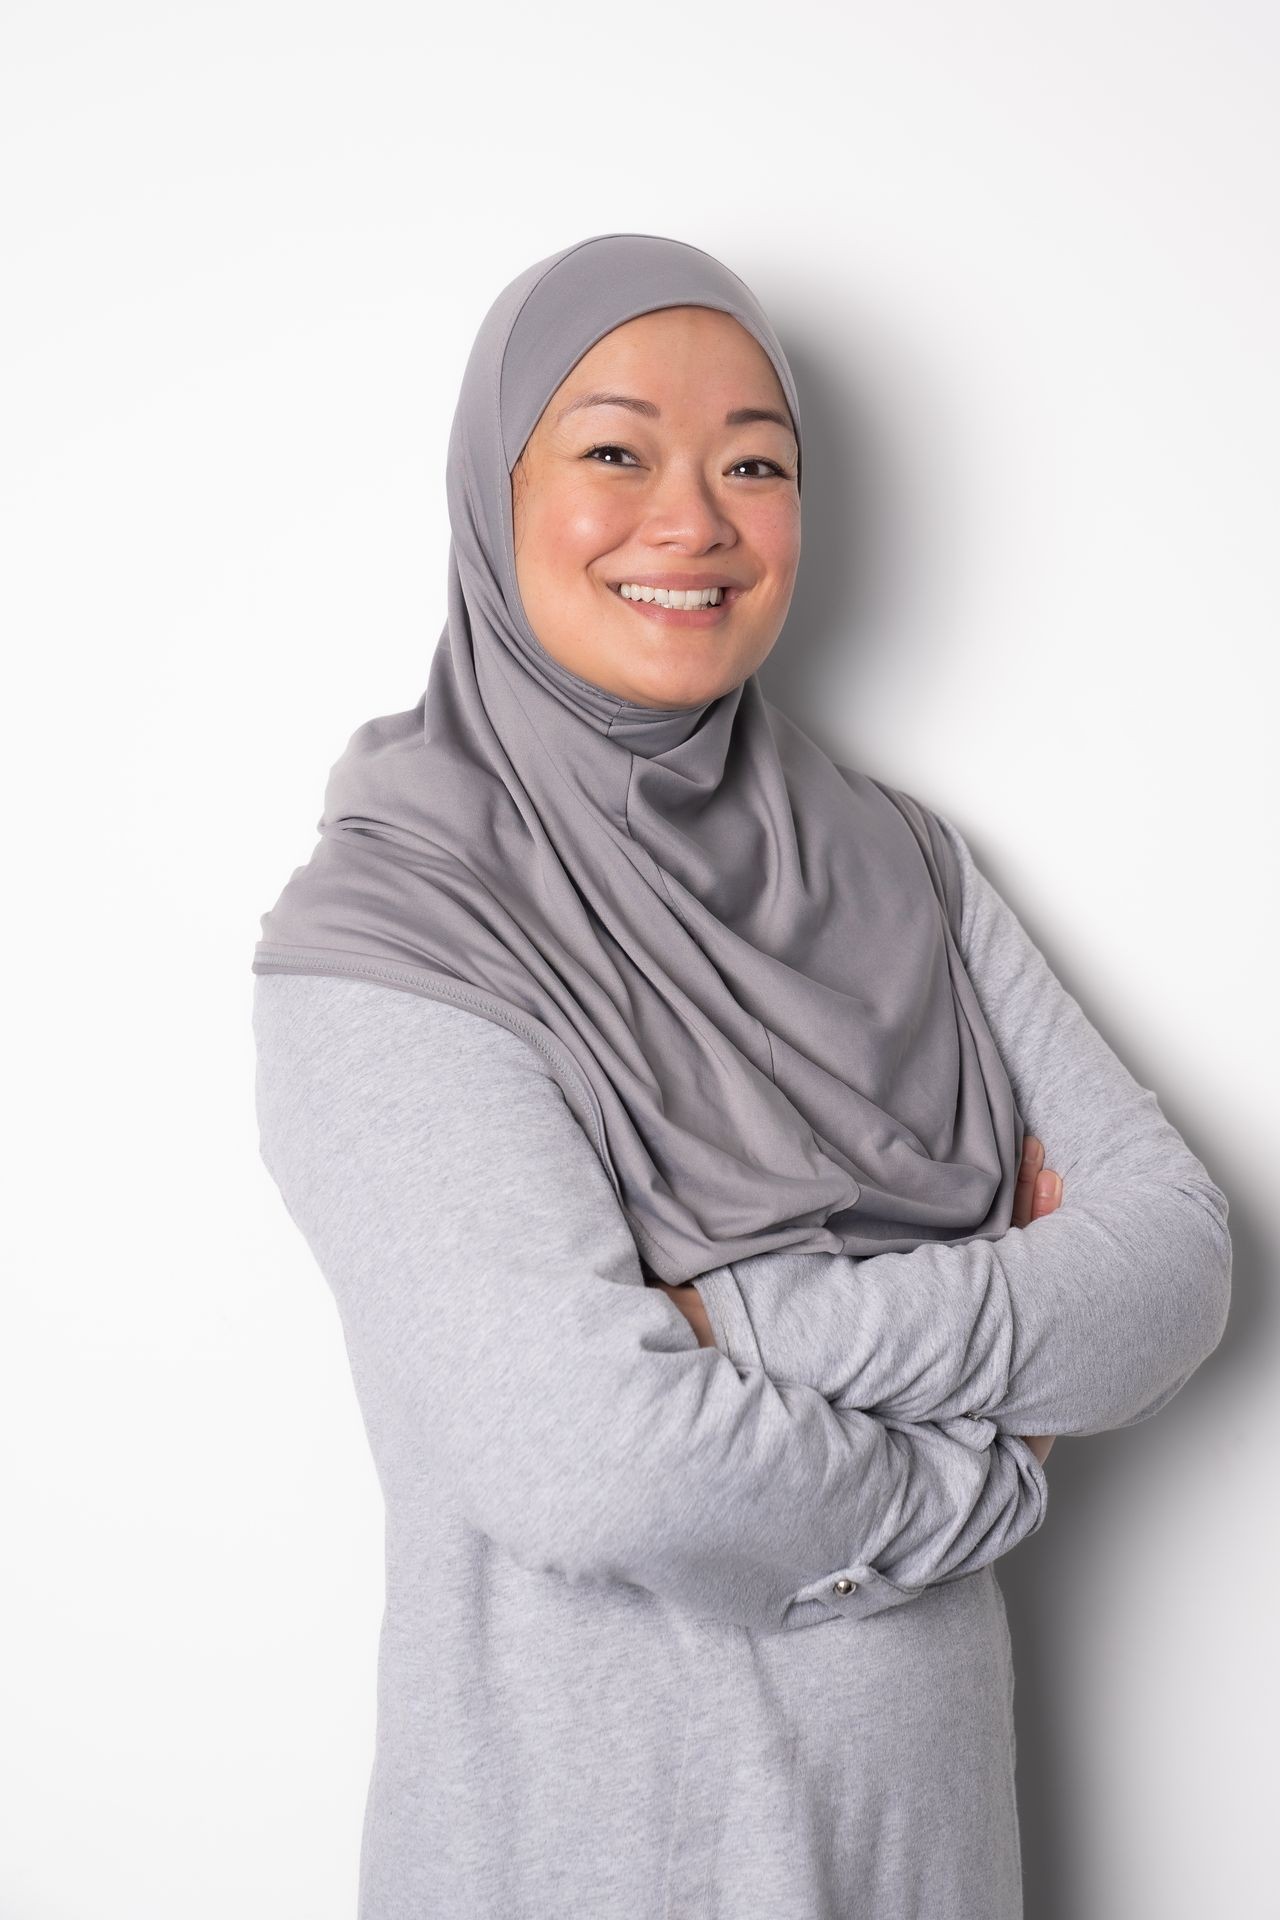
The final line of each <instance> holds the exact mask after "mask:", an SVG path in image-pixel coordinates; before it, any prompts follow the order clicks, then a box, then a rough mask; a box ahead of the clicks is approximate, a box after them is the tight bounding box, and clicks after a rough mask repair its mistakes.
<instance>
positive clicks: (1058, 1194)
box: [1031, 1167, 1062, 1220]
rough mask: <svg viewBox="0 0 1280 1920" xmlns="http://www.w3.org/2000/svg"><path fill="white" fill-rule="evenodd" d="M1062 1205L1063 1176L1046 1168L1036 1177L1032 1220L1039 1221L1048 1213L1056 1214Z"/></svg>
mask: <svg viewBox="0 0 1280 1920" xmlns="http://www.w3.org/2000/svg"><path fill="white" fill-rule="evenodd" d="M1061 1205H1062V1175H1061V1174H1060V1173H1054V1172H1053V1170H1052V1169H1051V1168H1049V1167H1046V1168H1045V1170H1044V1172H1043V1173H1040V1174H1037V1176H1036V1191H1035V1198H1034V1200H1033V1201H1032V1203H1031V1218H1032V1219H1033V1220H1039V1219H1040V1218H1041V1216H1042V1215H1044V1214H1046V1213H1055V1212H1056V1211H1057V1209H1058V1208H1059V1207H1060V1206H1061Z"/></svg>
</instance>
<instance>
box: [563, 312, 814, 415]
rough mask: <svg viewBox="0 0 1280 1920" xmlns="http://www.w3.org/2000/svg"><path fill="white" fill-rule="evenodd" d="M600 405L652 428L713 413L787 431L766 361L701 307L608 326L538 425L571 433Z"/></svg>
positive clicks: (729, 321)
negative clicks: (674, 419)
mask: <svg viewBox="0 0 1280 1920" xmlns="http://www.w3.org/2000/svg"><path fill="white" fill-rule="evenodd" d="M605 407H612V408H614V409H623V410H626V411H628V412H630V413H632V414H633V415H636V416H639V417H640V418H643V419H646V420H649V421H654V422H656V421H659V420H665V419H669V418H672V417H675V416H680V417H685V416H689V415H698V416H699V417H701V416H702V415H704V414H707V413H715V414H716V415H717V419H718V422H719V420H720V419H721V418H722V420H723V424H724V425H725V426H726V427H734V426H742V425H747V424H749V423H751V422H756V421H758V422H767V421H771V422H773V423H774V424H775V425H777V426H779V427H780V428H782V429H783V430H784V431H787V432H791V430H792V422H791V411H790V408H789V406H788V404H787V400H786V396H785V394H784V392H783V389H782V385H781V382H780V381H779V379H778V375H777V371H776V369H775V368H774V365H773V362H772V361H771V360H770V358H769V355H768V354H767V353H766V352H765V350H764V348H763V347H762V346H761V345H760V343H759V341H758V340H756V339H755V338H754V337H753V335H752V334H750V333H749V332H748V331H747V329H746V328H745V327H743V326H741V325H740V324H739V322H738V321H737V320H735V319H734V318H733V316H732V315H731V314H727V313H721V312H719V311H717V310H716V309H713V308H708V307H672V308H664V309H661V310H659V311H656V312H653V313H645V314H641V315H639V316H637V317H636V318H634V319H632V320H627V321H624V322H623V323H622V324H621V325H619V326H617V327H614V328H613V329H612V330H611V331H610V332H609V333H607V334H605V335H603V336H602V338H601V339H599V340H597V341H596V342H595V344H594V345H593V346H592V347H590V348H589V349H588V351H587V352H586V353H584V354H583V355H582V357H581V359H580V360H579V361H578V362H577V363H576V365H575V366H574V367H572V368H571V370H570V371H569V373H568V374H566V376H565V378H564V379H563V380H562V381H561V383H560V385H559V387H557V389H556V391H555V392H554V393H553V394H552V396H551V398H550V399H549V400H548V402H547V405H546V407H545V408H544V409H543V412H542V416H541V418H540V420H539V423H538V425H539V428H540V429H541V430H542V431H543V432H555V431H557V430H558V429H560V428H562V427H563V428H564V429H565V430H573V429H574V428H576V427H577V426H579V425H581V424H582V421H583V416H584V415H586V414H589V413H591V412H592V411H595V410H597V409H603V408H605ZM792 437H793V438H794V435H793V436H792Z"/></svg>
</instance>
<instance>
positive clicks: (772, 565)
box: [750, 495, 800, 579]
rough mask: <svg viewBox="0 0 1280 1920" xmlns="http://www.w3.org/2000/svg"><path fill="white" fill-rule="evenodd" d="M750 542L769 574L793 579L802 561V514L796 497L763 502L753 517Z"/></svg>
mask: <svg viewBox="0 0 1280 1920" xmlns="http://www.w3.org/2000/svg"><path fill="white" fill-rule="evenodd" d="M750 539H751V542H752V545H753V546H754V547H755V550H756V552H757V553H758V554H759V556H760V558H761V560H762V561H763V562H764V564H765V566H766V567H767V568H768V570H769V572H770V573H771V574H776V575H778V576H779V577H780V578H783V579H790V577H791V576H792V575H793V574H794V572H795V570H796V567H797V565H798V564H799V560H800V511H799V503H798V502H797V500H796V498H795V496H794V495H791V496H790V497H789V498H787V497H784V498H781V499H779V500H777V501H776V502H770V501H762V502H761V503H760V506H759V508H758V510H757V512H756V513H755V514H754V515H753V516H752V520H751V530H750Z"/></svg>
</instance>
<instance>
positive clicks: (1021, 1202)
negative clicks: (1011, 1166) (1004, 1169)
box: [1011, 1133, 1062, 1227]
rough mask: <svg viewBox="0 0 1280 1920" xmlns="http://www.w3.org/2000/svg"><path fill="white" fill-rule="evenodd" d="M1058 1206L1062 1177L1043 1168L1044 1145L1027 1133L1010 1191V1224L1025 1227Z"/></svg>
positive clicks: (1060, 1197)
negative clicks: (1011, 1214) (1011, 1192)
mask: <svg viewBox="0 0 1280 1920" xmlns="http://www.w3.org/2000/svg"><path fill="white" fill-rule="evenodd" d="M1061 1204H1062V1177H1061V1175H1060V1174H1056V1173H1054V1171H1053V1169H1052V1168H1051V1167H1046V1166H1045V1164H1044V1143H1043V1142H1042V1141H1040V1140H1037V1138H1036V1136H1035V1134H1034V1133H1028V1134H1026V1135H1025V1136H1024V1138H1023V1142H1022V1164H1021V1165H1020V1166H1019V1168H1018V1178H1017V1182H1016V1184H1015V1186H1014V1190H1013V1220H1012V1222H1011V1224H1012V1225H1013V1226H1015V1227H1025V1226H1029V1225H1030V1223H1031V1221H1033V1220H1040V1219H1042V1218H1043V1217H1044V1215H1045V1214H1047V1213H1053V1212H1054V1211H1055V1210H1056V1209H1057V1208H1058V1207H1059V1206H1060V1205H1061Z"/></svg>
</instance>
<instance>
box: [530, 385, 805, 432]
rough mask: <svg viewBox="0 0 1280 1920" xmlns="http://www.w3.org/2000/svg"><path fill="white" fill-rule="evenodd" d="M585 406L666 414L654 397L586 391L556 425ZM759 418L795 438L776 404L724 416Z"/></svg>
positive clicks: (730, 420) (730, 422)
mask: <svg viewBox="0 0 1280 1920" xmlns="http://www.w3.org/2000/svg"><path fill="white" fill-rule="evenodd" d="M583 407H629V408H630V409H631V411H632V413H642V414H644V415H645V416H646V418H647V419H650V420H657V419H659V418H660V417H661V413H662V409H661V408H660V407H656V406H655V405H654V403H653V401H652V400H637V399H635V398H634V397H633V396H632V395H631V394H629V393H583V394H579V396H578V398H577V399H576V400H571V401H570V402H569V404H568V406H567V407H562V408H561V409H560V412H559V413H558V414H557V415H556V420H555V424H556V425H557V426H559V425H560V422H561V421H562V420H564V419H565V418H566V417H567V416H568V415H569V414H571V413H577V412H579V411H580V410H581V409H582V408H583ZM756 420H773V421H775V422H776V424H777V425H778V426H780V427H785V428H786V430H787V432H788V433H789V434H790V435H791V437H792V439H794V438H795V428H794V427H793V426H792V424H791V422H790V420H788V418H787V416H786V414H785V413H779V412H778V410H777V408H776V407H732V408H731V409H730V410H729V412H728V413H726V415H725V417H724V423H725V425H726V427H748V426H750V425H751V424H752V423H753V422H754V421H756Z"/></svg>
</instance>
